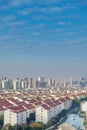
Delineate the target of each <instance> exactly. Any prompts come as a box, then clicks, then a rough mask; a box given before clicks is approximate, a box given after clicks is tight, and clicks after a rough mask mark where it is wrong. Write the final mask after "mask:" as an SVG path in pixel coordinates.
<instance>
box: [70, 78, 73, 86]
mask: <svg viewBox="0 0 87 130" xmlns="http://www.w3.org/2000/svg"><path fill="white" fill-rule="evenodd" d="M72 86H73V77H71V78H70V87H72Z"/></svg>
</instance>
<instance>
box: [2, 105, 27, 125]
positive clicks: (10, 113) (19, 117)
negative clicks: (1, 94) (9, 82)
mask: <svg viewBox="0 0 87 130" xmlns="http://www.w3.org/2000/svg"><path fill="white" fill-rule="evenodd" d="M6 124H11V125H12V126H13V125H15V124H18V125H21V124H26V110H25V109H24V108H23V107H11V108H9V109H7V110H5V111H4V125H6Z"/></svg>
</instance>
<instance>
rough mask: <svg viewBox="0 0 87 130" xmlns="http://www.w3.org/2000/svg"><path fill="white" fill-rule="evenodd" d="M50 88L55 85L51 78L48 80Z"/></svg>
mask: <svg viewBox="0 0 87 130" xmlns="http://www.w3.org/2000/svg"><path fill="white" fill-rule="evenodd" d="M48 86H49V87H52V86H53V83H52V79H51V78H50V79H49V80H48Z"/></svg>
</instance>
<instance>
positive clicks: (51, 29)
mask: <svg viewBox="0 0 87 130" xmlns="http://www.w3.org/2000/svg"><path fill="white" fill-rule="evenodd" d="M0 73H1V74H0V75H1V76H9V77H11V76H12V77H15V76H16V77H17V76H21V77H24V76H28V77H37V76H39V75H44V76H46V77H55V78H58V79H59V78H63V77H69V76H73V77H76V78H79V77H81V76H87V0H1V1H0Z"/></svg>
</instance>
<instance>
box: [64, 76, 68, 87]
mask: <svg viewBox="0 0 87 130" xmlns="http://www.w3.org/2000/svg"><path fill="white" fill-rule="evenodd" d="M63 86H64V87H66V86H67V85H66V78H64V81H63Z"/></svg>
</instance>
